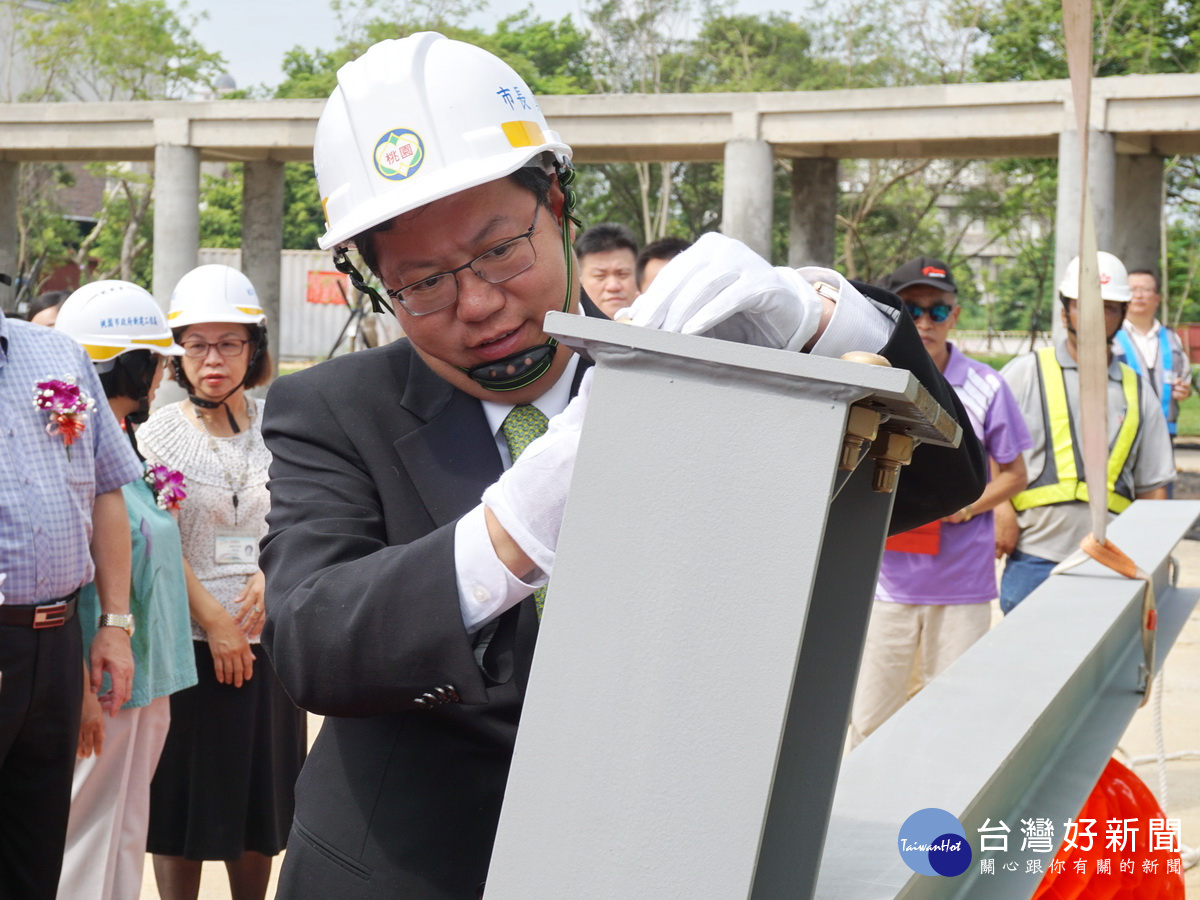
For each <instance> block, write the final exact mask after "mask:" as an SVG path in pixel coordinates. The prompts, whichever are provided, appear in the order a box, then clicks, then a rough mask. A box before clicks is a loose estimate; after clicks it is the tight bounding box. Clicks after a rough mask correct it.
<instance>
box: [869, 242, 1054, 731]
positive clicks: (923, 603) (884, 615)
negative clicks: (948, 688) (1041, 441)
mask: <svg viewBox="0 0 1200 900" xmlns="http://www.w3.org/2000/svg"><path fill="white" fill-rule="evenodd" d="M882 286H883V287H885V288H887V289H888V290H891V291H893V292H895V293H896V294H897V295H899V297H900V299H901V300H903V301H904V306H905V308H906V309H907V310H908V313H909V315H910V316H912V318H913V322H914V323H915V324H916V326H917V332H918V334H920V336H921V341H922V343H923V344H924V345H925V349H926V350H927V351H928V352H929V355H930V357H932V358H933V361H934V362H935V363H936V364H937V367H938V369H940V370H941V372H942V374H943V375H944V376H945V378H946V380H947V381H948V382H949V383H950V385H951V386H952V387H953V388H954V390H955V392H956V393H957V394H958V397H959V399H960V400H961V401H962V404H963V406H964V407H965V408H966V410H967V415H968V416H969V418H970V420H971V421H970V425H971V428H972V429H973V430H974V431H975V434H976V435H977V436H978V438H979V440H980V442H981V443H982V444H983V447H984V450H985V451H986V452H987V454H988V456H989V457H990V459H991V468H992V472H993V475H992V478H991V480H990V481H989V482H988V485H987V487H986V488H985V489H984V492H983V494H982V495H981V496H980V497H979V499H978V500H976V501H974V502H973V503H969V504H967V506H965V507H964V508H963V509H961V510H959V511H958V512H956V513H955V514H954V515H952V516H947V517H946V518H944V519H942V520H941V521H940V522H934V523H932V525H930V526H925V527H923V528H920V529H917V530H916V533H914V532H909V533H907V534H902V535H897V536H896V537H894V538H891V539H889V541H888V543H887V549H885V551H884V554H883V561H882V563H881V566H880V571H879V582H878V584H877V585H876V588H875V603H874V606H873V608H872V610H871V623H870V626H869V627H868V630H867V642H866V646H865V648H864V650H863V661H862V665H861V667H860V669H859V676H858V689H857V692H856V694H855V698H854V708H853V711H852V713H851V717H850V731H851V741H852V742H853V743H854V744H857V743H858V742H859V741H861V740H862V739H863V738H865V737H866V736H867V735H868V734H870V733H871V732H872V731H874V730H875V729H876V728H878V727H879V726H880V725H881V724H882V723H883V722H884V721H885V720H886V719H887V718H888V717H889V716H891V715H892V713H894V712H895V711H896V710H898V709H899V708H900V707H901V706H903V705H904V703H905V701H906V700H907V699H908V696H909V694H910V693H911V692H912V689H913V688H914V687H915V688H917V689H919V688H920V687H923V686H924V685H925V684H927V683H928V682H929V681H930V680H932V679H933V678H934V677H935V676H936V675H937V674H938V673H939V672H941V671H942V670H943V669H945V668H946V666H948V665H950V663H951V662H953V661H954V660H955V659H957V658H958V656H960V655H961V654H962V653H963V651H965V650H966V649H967V648H968V647H969V646H971V644H973V643H975V641H977V640H979V638H980V637H982V636H983V635H984V634H985V633H986V632H987V630H988V627H989V625H990V624H991V603H990V601H991V600H992V598H994V597H995V596H996V574H995V563H994V547H995V531H994V528H993V522H992V509H993V508H994V507H996V506H997V505H998V504H1001V503H1006V502H1007V501H1008V499H1009V498H1010V497H1012V496H1013V495H1014V494H1016V493H1017V492H1018V491H1020V490H1021V489H1022V488H1024V487H1025V463H1024V461H1023V459H1022V456H1021V451H1022V450H1026V449H1028V448H1029V447H1030V446H1031V444H1032V441H1031V439H1030V437H1029V430H1028V429H1027V428H1026V426H1025V421H1024V419H1023V418H1022V416H1021V411H1020V409H1019V407H1018V406H1017V403H1016V400H1015V399H1014V398H1013V395H1012V392H1011V391H1010V390H1009V388H1008V385H1007V384H1005V383H1004V380H1003V379H1002V378H1001V377H1000V375H999V374H998V373H997V372H996V371H995V370H993V369H991V368H990V367H988V366H986V365H984V364H983V363H981V362H977V361H975V360H973V359H970V358H968V357H967V356H964V355H963V354H962V353H961V352H960V351H959V350H958V349H957V348H955V346H954V345H953V344H952V343H950V341H949V340H948V336H949V333H950V329H951V328H953V327H954V323H955V322H957V321H958V315H959V312H960V309H961V307H960V306H959V305H958V286H957V285H956V284H955V281H954V277H953V274H952V273H951V271H950V267H949V266H947V265H946V264H945V263H944V262H942V261H941V260H938V259H932V258H930V257H926V256H922V257H919V258H917V259H914V260H911V261H910V262H907V263H905V264H904V265H902V266H901V267H900V268H898V269H897V270H896V271H895V272H893V273H892V274H891V275H889V276H888V277H887V278H886V279H884V282H883V285H882ZM914 673H915V676H916V677H915V684H914V678H913V675H914Z"/></svg>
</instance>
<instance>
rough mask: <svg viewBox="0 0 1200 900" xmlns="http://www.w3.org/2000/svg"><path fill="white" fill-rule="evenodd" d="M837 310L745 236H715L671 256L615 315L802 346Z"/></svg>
mask: <svg viewBox="0 0 1200 900" xmlns="http://www.w3.org/2000/svg"><path fill="white" fill-rule="evenodd" d="M833 309H834V304H833V301H831V300H828V299H824V298H822V297H821V296H819V295H818V294H817V292H816V291H815V290H814V289H813V287H812V285H810V284H809V283H808V282H807V281H806V280H805V279H804V278H802V277H801V276H800V275H799V274H798V273H797V272H796V271H795V270H794V269H789V268H786V267H783V266H779V267H773V266H771V265H770V264H769V263H768V262H767V261H766V260H764V259H763V258H762V257H761V256H759V255H758V254H757V253H755V252H754V251H753V250H751V249H750V248H749V247H747V246H746V245H745V244H743V243H742V242H741V241H736V240H734V239H732V238H728V237H725V236H724V235H720V234H716V233H710V234H706V235H704V236H703V237H702V238H700V240H698V241H697V242H696V243H695V244H693V245H692V246H691V247H690V248H689V249H687V250H685V251H684V252H683V253H681V254H680V255H679V256H677V257H675V258H674V259H672V260H671V261H670V262H669V263H668V264H667V265H666V266H665V267H664V268H663V270H662V271H661V272H660V273H659V274H658V277H656V278H655V279H654V283H653V284H651V286H650V289H649V290H648V291H646V293H644V294H642V295H641V296H640V297H638V298H637V300H636V301H634V304H633V306H631V307H629V308H628V309H623V310H620V311H619V312H618V313H617V320H618V321H627V322H630V323H631V324H633V325H641V326H643V327H646V328H656V329H658V330H660V331H672V332H677V333H679V334H699V335H704V336H706V337H713V338H718V339H721V340H727V341H736V342H738V343H742V344H755V345H758V346H761V347H774V348H777V349H784V350H802V349H807V348H809V347H810V346H811V345H812V344H813V343H814V342H815V341H816V339H817V338H818V337H819V336H820V334H821V332H822V331H823V330H824V326H825V325H826V324H827V323H828V321H829V319H830V318H831V317H832V315H833Z"/></svg>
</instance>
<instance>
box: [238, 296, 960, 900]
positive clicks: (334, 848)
mask: <svg viewBox="0 0 1200 900" xmlns="http://www.w3.org/2000/svg"><path fill="white" fill-rule="evenodd" d="M862 289H863V290H864V292H865V293H868V294H870V295H871V296H872V298H873V299H874V300H875V301H876V303H877V305H879V304H882V305H881V309H882V310H886V311H887V313H888V314H890V315H891V316H892V317H893V318H894V319H896V320H898V327H897V329H896V334H895V337H894V338H893V340H892V342H891V343H890V344H889V346H888V348H887V349H886V351H885V354H886V355H889V356H890V358H891V359H892V361H893V363H894V364H896V365H898V366H904V367H907V368H911V369H913V370H914V371H915V372H917V373H918V376H919V377H921V379H922V381H924V382H925V383H926V384H927V385H928V386H929V387H930V388H931V389H932V390H933V391H934V395H935V397H937V399H938V400H939V401H940V402H942V403H943V405H946V406H947V407H948V408H951V409H954V410H956V411H957V413H958V416H959V419H960V421H962V422H966V421H967V418H966V416H965V414H963V413H962V409H961V406H959V405H958V404H957V401H956V399H955V398H954V393H953V391H952V390H951V389H950V388H949V387H948V386H947V385H946V383H945V382H944V381H943V380H942V379H941V378H940V376H939V375H938V374H937V372H936V369H935V368H934V367H933V365H932V362H931V361H930V359H929V356H928V354H927V353H926V352H925V350H924V347H923V346H922V345H921V343H920V340H919V338H917V336H916V331H915V329H914V327H913V325H912V322H911V321H910V320H909V317H908V316H907V315H900V314H899V313H900V306H899V302H898V301H897V300H896V298H895V297H893V296H892V295H890V294H887V293H886V292H881V291H878V290H877V289H874V288H867V287H863V288H862ZM582 372H583V367H582V366H581V367H580V369H579V371H578V374H577V379H578V377H580V376H581V375H582ZM968 430H969V429H968ZM263 433H264V436H265V437H266V440H267V444H268V446H269V447H270V449H271V452H272V454H273V457H274V460H273V462H272V465H271V481H270V489H271V504H272V508H271V514H270V517H269V520H268V521H269V524H270V533H269V534H268V535H267V537H266V538H265V539H264V542H263V552H262V557H261V565H262V568H263V570H264V571H265V572H266V574H267V605H268V609H269V613H270V614H269V616H268V619H267V625H266V630H265V632H264V635H263V637H264V643H265V645H266V647H267V649H268V651H269V652H270V654H271V658H272V661H273V662H274V664H275V667H276V669H277V670H278V673H279V677H280V679H281V680H282V682H283V684H284V686H285V687H286V689H287V690H288V692H289V693H290V694H291V696H292V698H293V699H294V700H295V701H296V703H297V704H299V705H300V706H301V707H303V708H304V709H308V710H311V711H313V712H316V713H320V714H322V715H325V716H327V717H328V718H327V719H326V720H325V723H324V726H323V727H322V729H321V733H320V736H319V737H318V739H317V742H316V745H315V746H314V748H313V751H312V753H311V754H310V755H309V757H308V761H307V763H306V764H305V766H304V771H303V772H302V774H301V776H300V780H299V782H298V784H297V788H296V795H297V796H296V818H295V823H294V826H293V831H292V835H291V838H290V840H289V843H288V852H287V859H286V863H285V865H284V871H283V875H282V878H281V884H280V892H279V896H280V898H297V897H305V898H314V900H316V898H320V900H326V898H330V897H333V898H347V900H349V898H354V900H370V898H388V900H391V898H398V897H402V898H404V900H451V898H453V900H467V898H474V897H476V896H477V892H478V888H479V885H480V883H481V882H482V881H483V880H484V878H485V877H486V874H487V867H488V860H489V857H490V853H491V847H492V842H493V838H494V835H495V829H496V822H497V819H498V817H499V812H500V804H501V800H502V798H503V793H504V786H505V781H506V778H507V773H508V766H509V760H510V757H511V753H512V747H513V741H514V738H515V735H516V729H517V720H518V717H519V715H520V709H521V702H522V699H523V697H524V691H525V685H526V681H527V678H528V674H529V667H530V662H531V658H532V655H533V647H534V641H535V639H536V635H537V618H536V614H535V612H534V607H533V601H532V598H530V599H527V600H525V601H524V602H522V603H521V604H519V605H518V606H517V607H515V608H514V609H512V610H510V611H508V612H507V613H505V614H504V615H503V616H501V617H500V618H499V620H498V627H497V630H496V633H495V636H494V637H493V639H492V640H491V643H490V644H489V645H488V649H487V653H486V655H485V656H484V658H483V665H482V666H480V665H479V664H477V663H476V660H475V656H474V653H473V650H474V648H473V638H472V636H469V635H467V634H466V632H465V630H464V627H463V624H462V619H461V614H460V611H459V603H458V592H457V586H456V581H455V569H454V526H455V522H456V520H457V519H458V518H459V517H460V516H461V515H463V514H464V513H465V512H467V511H468V510H470V509H471V508H472V507H474V506H475V505H476V504H477V503H479V498H480V495H481V494H482V492H483V490H484V488H486V487H487V486H488V485H489V484H491V483H492V482H493V481H495V480H496V479H497V478H498V477H499V476H500V473H501V470H502V464H501V460H500V455H499V452H498V451H497V449H496V443H495V440H494V438H493V436H492V434H491V433H490V431H489V429H488V425H487V420H486V418H485V416H484V414H483V410H482V408H481V407H480V404H479V402H478V401H477V400H475V399H473V398H471V397H470V396H468V395H467V394H464V393H462V392H461V391H458V390H457V389H455V388H452V387H451V386H450V385H449V384H447V383H446V382H444V381H443V380H441V379H440V378H439V377H438V376H437V375H435V374H434V373H433V372H432V371H431V370H430V369H429V368H428V367H427V366H426V365H425V364H424V362H423V361H422V360H421V359H420V358H419V357H418V356H417V354H416V353H415V352H414V351H413V350H412V348H411V347H410V345H409V344H408V342H407V341H400V342H398V343H395V344H391V345H388V346H385V347H382V348H379V349H376V350H369V351H365V352H362V353H357V354H353V355H350V356H345V357H341V358H338V359H335V360H333V361H331V362H328V363H324V364H322V365H320V366H316V367H314V368H312V369H309V370H307V371H304V372H301V373H297V374H296V375H290V376H288V377H285V378H281V379H279V380H278V381H277V382H276V383H275V385H274V386H273V387H272V389H271V393H270V396H269V398H268V401H267V404H266V415H265V417H264V422H263ZM917 455H918V459H917V460H916V461H914V463H913V465H912V466H910V467H909V469H908V470H907V471H906V472H905V473H904V474H903V475H902V476H901V480H900V485H901V487H900V493H899V494H898V495H897V509H898V512H897V518H898V520H899V522H900V524H902V525H903V526H904V527H910V525H911V524H916V523H917V522H918V521H925V520H928V519H932V518H934V517H935V516H938V515H943V514H946V513H949V512H951V511H953V510H956V509H959V508H961V507H962V506H965V505H966V504H967V503H968V502H970V501H971V500H973V499H975V498H976V497H978V495H979V493H980V491H981V490H982V472H983V464H982V459H981V457H980V454H979V448H978V444H977V443H976V442H975V441H974V438H973V437H968V438H967V441H966V447H965V448H964V449H960V450H957V451H950V450H941V449H939V448H921V450H920V451H919V452H918V454H917ZM922 457H923V458H922ZM439 689H440V690H439ZM426 706H430V707H431V708H425V707H426Z"/></svg>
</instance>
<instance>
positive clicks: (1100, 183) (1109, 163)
mask: <svg viewBox="0 0 1200 900" xmlns="http://www.w3.org/2000/svg"><path fill="white" fill-rule="evenodd" d="M1088 141H1089V142H1088V186H1089V187H1090V189H1091V194H1092V209H1093V210H1094V213H1095V218H1096V246H1097V248H1098V249H1100V250H1108V251H1110V252H1111V251H1112V248H1113V200H1114V184H1115V180H1116V152H1115V150H1114V148H1113V136H1112V135H1111V134H1108V133H1107V132H1103V131H1092V132H1090V133H1089V136H1088ZM1079 165H1080V159H1079V133H1078V132H1077V131H1064V132H1062V133H1061V134H1060V135H1059V136H1058V199H1057V205H1056V209H1055V227H1054V285H1055V288H1056V289H1057V286H1058V283H1059V282H1060V281H1062V277H1063V273H1064V272H1066V270H1067V265H1068V263H1070V262H1071V260H1072V259H1073V258H1074V257H1076V256H1078V255H1079V215H1080V212H1079V211H1080V204H1081V202H1082V200H1081V198H1082V194H1081V187H1082V182H1081V175H1080V171H1079ZM1058 310H1059V307H1058V294H1057V290H1056V291H1055V295H1054V308H1053V310H1052V311H1051V320H1052V322H1053V330H1054V338H1055V339H1056V340H1057V339H1058V338H1059V337H1061V336H1062V335H1063V334H1064V333H1065V332H1064V329H1063V325H1062V316H1061V315H1060V314H1059V311H1058ZM1043 325H1044V323H1043Z"/></svg>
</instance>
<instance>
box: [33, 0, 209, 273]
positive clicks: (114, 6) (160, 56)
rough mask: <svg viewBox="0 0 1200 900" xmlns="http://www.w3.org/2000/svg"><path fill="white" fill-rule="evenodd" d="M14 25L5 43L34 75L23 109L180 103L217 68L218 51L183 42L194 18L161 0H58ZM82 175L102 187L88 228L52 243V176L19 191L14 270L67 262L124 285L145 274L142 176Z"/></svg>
mask: <svg viewBox="0 0 1200 900" xmlns="http://www.w3.org/2000/svg"><path fill="white" fill-rule="evenodd" d="M19 13H20V14H19V15H17V16H16V18H15V20H14V21H15V27H14V42H15V43H14V46H16V47H19V48H20V52H21V54H22V55H23V57H24V58H25V59H27V60H28V62H29V63H31V65H32V67H33V69H34V71H35V72H36V73H37V79H36V81H35V83H34V85H33V87H32V88H30V89H29V90H27V91H26V92H25V93H24V95H23V96H22V97H21V98H20V99H21V100H23V101H26V102H47V101H56V100H81V101H93V100H105V101H119V100H150V99H170V98H178V97H183V96H188V95H190V94H191V93H193V92H194V91H197V90H201V89H206V88H208V87H209V86H210V85H211V83H212V82H213V80H215V78H216V76H217V75H219V74H220V72H221V70H222V68H223V61H222V59H221V57H220V55H219V54H215V53H211V52H209V51H207V50H206V49H204V48H203V47H202V46H201V45H200V44H199V43H198V42H197V41H196V40H195V39H194V38H193V37H192V36H191V28H192V26H193V25H194V24H195V21H196V20H195V19H193V18H191V17H189V16H187V15H186V13H184V12H178V11H176V10H174V9H172V8H171V7H170V6H168V5H167V3H166V2H165V0H67V2H62V3H56V4H49V5H40V6H39V7H38V8H34V7H32V6H22V7H21V8H20V9H19ZM88 171H89V174H90V175H92V176H93V177H99V178H102V179H104V180H105V182H106V189H105V192H104V202H103V205H102V208H101V209H99V210H97V211H96V225H95V226H94V228H93V229H91V231H89V232H88V233H87V234H85V235H84V236H83V237H82V238H81V239H79V238H77V239H75V240H73V241H72V240H67V241H64V240H62V239H61V238H62V234H63V231H64V229H60V228H55V227H52V226H51V225H50V224H49V222H50V220H51V219H54V218H61V216H62V203H61V200H60V199H59V194H58V192H57V190H53V189H48V186H50V185H53V184H54V183H55V181H54V179H46V178H40V179H39V178H34V179H29V180H27V182H26V183H28V184H31V185H38V186H39V187H38V188H37V189H38V190H39V191H40V193H37V194H26V195H24V196H23V197H22V205H23V207H24V208H25V209H26V210H27V211H28V212H27V213H26V215H25V216H24V221H23V229H24V230H23V232H22V236H21V256H20V259H19V261H18V268H19V270H20V271H22V272H27V273H28V272H33V271H40V272H42V273H44V274H46V273H48V272H49V271H50V270H51V269H53V268H54V267H55V266H56V265H58V264H61V263H62V262H65V261H66V260H67V259H69V258H74V261H75V262H77V263H79V264H80V270H81V272H82V273H84V275H85V277H86V275H87V274H88V273H91V274H92V276H93V277H121V278H125V279H132V278H135V277H137V276H138V274H139V273H142V274H144V273H145V272H147V271H148V269H149V260H148V259H146V258H144V257H145V255H146V254H147V252H148V250H149V249H150V236H149V231H150V228H149V223H150V217H151V191H152V185H151V181H150V179H149V178H148V177H147V176H146V175H145V173H144V172H141V171H139V170H138V169H137V168H135V167H131V166H129V165H125V164H113V165H104V164H95V165H91V166H89V167H88Z"/></svg>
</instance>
